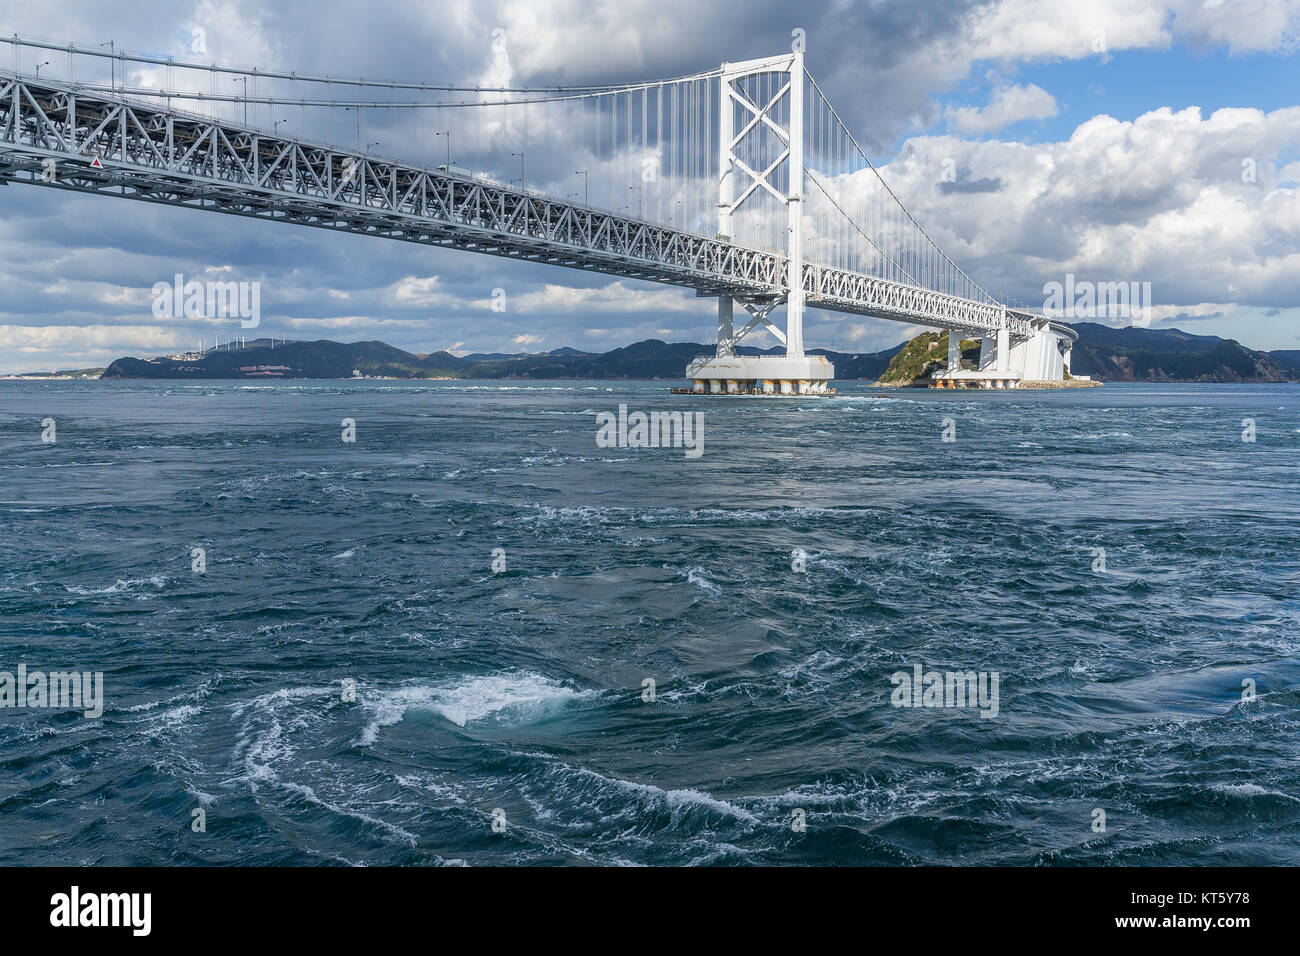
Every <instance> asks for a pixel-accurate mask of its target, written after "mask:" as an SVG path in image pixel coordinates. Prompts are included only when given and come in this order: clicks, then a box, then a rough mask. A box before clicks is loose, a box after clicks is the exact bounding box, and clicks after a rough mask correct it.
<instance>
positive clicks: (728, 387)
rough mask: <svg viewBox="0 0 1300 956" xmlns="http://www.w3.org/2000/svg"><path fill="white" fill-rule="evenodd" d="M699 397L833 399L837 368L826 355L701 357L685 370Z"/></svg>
mask: <svg viewBox="0 0 1300 956" xmlns="http://www.w3.org/2000/svg"><path fill="white" fill-rule="evenodd" d="M686 377H687V378H688V379H689V380H690V382H691V388H690V389H689V391H691V392H693V393H695V394H698V395H706V394H707V395H759V396H768V397H778V396H782V395H789V396H798V395H834V394H835V389H833V388H831V387H830V382H831V380H832V379H833V378H834V377H835V366H834V365H832V364H831V363H830V361H828V360H827V358H826V357H825V356H824V355H803V356H800V357H799V358H792V357H790V356H787V355H701V356H700V357H699V358H697V359H695V360H694V361H692V362H691V364H690V365H688V366H687V367H686Z"/></svg>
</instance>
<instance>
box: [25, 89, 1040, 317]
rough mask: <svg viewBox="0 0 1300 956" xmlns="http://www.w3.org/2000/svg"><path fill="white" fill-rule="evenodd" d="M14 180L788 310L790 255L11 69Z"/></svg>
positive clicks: (815, 279)
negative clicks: (783, 303) (783, 302)
mask: <svg viewBox="0 0 1300 956" xmlns="http://www.w3.org/2000/svg"><path fill="white" fill-rule="evenodd" d="M6 181H14V182H26V183H31V184H35V185H43V186H50V187H54V188H60V189H71V190H77V191H81V192H92V193H103V194H107V195H112V196H117V197H122V198H128V199H135V200H140V201H145V202H155V203H163V204H167V205H172V206H189V207H192V208H199V209H206V210H210V211H215V212H223V213H228V214H233V215H241V216H252V217H257V218H263V219H275V220H282V221H285V222H292V223H297V224H299V225H306V226H315V227H318V228H326V229H338V230H344V231H348V232H355V233H361V234H363V235H373V236H384V237H387V238H391V239H400V240H403V241H407V242H418V243H424V244H427V245H438V246H451V247H454V248H457V249H464V250H468V251H472V252H480V253H486V254H489V255H497V256H506V257H509V258H515V259H524V260H528V261H533V262H545V263H549V264H552V265H558V266H567V267H569V268H574V269H585V270H589V271H593V272H600V273H605V274H608V275H617V276H625V277H629V278H635V279H646V280H649V281H653V282H663V283H668V284H671V285H676V286H682V287H686V288H691V289H694V290H696V292H697V293H699V294H701V295H730V296H734V297H736V298H744V299H750V300H764V299H767V300H769V301H770V300H772V299H777V298H779V297H781V296H782V295H783V294H784V289H785V288H786V282H785V275H786V270H787V269H788V267H789V264H788V261H787V259H786V257H785V256H783V255H781V254H779V253H773V252H769V251H764V250H758V249H751V248H748V247H745V246H742V245H738V244H736V243H733V242H730V241H728V240H724V239H717V238H706V237H703V236H698V235H696V234H694V233H690V232H686V231H683V230H678V229H672V228H666V227H664V226H660V225H656V224H654V223H650V222H646V221H644V220H640V219H636V218H631V217H627V216H619V215H616V214H614V213H610V212H605V211H602V210H598V209H593V208H590V207H586V206H580V205H573V204H570V203H567V202H562V201H559V200H555V199H551V198H548V197H546V196H541V195H538V194H536V193H532V192H526V191H524V190H520V189H513V188H510V187H507V186H501V185H499V184H497V183H494V182H490V181H487V180H483V179H476V178H472V177H469V176H464V175H459V174H456V173H454V172H451V171H447V170H441V169H429V168H425V167H421V166H416V165H410V164H404V163H395V162H391V161H387V160H379V159H376V158H372V157H369V156H366V155H362V154H358V153H354V152H348V151H346V150H340V149H337V148H335V147H333V146H329V145H324V144H317V143H311V142H308V141H304V140H297V139H293V138H287V137H282V136H275V135H268V134H267V133H266V132H265V131H262V130H259V129H256V128H253V127H248V126H242V125H239V124H235V123H227V122H224V121H218V120H215V119H212V118H211V117H203V116H199V115H194V114H188V113H184V112H179V111H176V110H171V109H164V108H159V107H158V106H156V105H151V104H146V103H139V102H136V101H134V100H131V99H129V98H127V97H123V96H119V95H116V94H103V93H99V92H90V91H86V90H84V89H82V88H80V87H78V86H76V85H72V84H66V83H62V82H58V81H53V80H36V79H32V78H29V77H26V76H20V75H17V74H14V73H12V72H5V71H0V185H2V184H3V183H5V182H6ZM803 269H804V289H805V290H806V293H807V303H808V305H810V306H813V307H816V308H822V309H828V310H831V311H837V312H849V313H854V314H859V315H867V316H874V317H878V318H885V319H894V320H898V321H904V322H911V323H915V324H919V325H928V326H932V327H935V328H945V329H948V328H953V329H960V330H961V331H963V332H970V333H973V334H977V335H978V334H983V333H987V332H991V331H995V330H997V329H999V328H1002V327H1006V328H1008V330H1009V331H1010V332H1011V333H1012V334H1013V335H1017V336H1028V335H1030V334H1032V331H1033V325H1032V323H1031V321H1030V317H1029V316H1027V315H1023V314H1008V313H1007V312H1006V311H1005V310H1004V309H1002V307H1000V306H998V305H994V304H992V303H989V302H979V301H973V300H970V299H965V298H961V297H957V296H952V295H947V294H944V293H940V292H934V291H931V290H929V289H924V288H920V287H917V286H912V285H907V284H904V283H899V282H895V281H891V280H887V279H882V278H879V277H876V276H871V275H866V274H862V273H856V272H848V271H845V270H842V269H834V268H829V267H826V266H821V265H817V264H815V263H807V262H806V263H804V266H803Z"/></svg>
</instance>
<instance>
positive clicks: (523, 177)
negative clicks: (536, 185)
mask: <svg viewBox="0 0 1300 956" xmlns="http://www.w3.org/2000/svg"><path fill="white" fill-rule="evenodd" d="M510 155H511V156H518V157H519V190H520V192H528V169H527V167H526V166H525V165H524V164H525V163H526V162H527V158H526V157H527V154H526V153H525V152H524V150H520V151H519V152H517V153H511V154H510Z"/></svg>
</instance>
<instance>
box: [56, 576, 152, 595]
mask: <svg viewBox="0 0 1300 956" xmlns="http://www.w3.org/2000/svg"><path fill="white" fill-rule="evenodd" d="M166 583H167V576H166V575H165V574H154V575H150V576H149V577H147V578H129V579H126V580H123V579H121V578H118V579H117V582H116V583H115V584H112V585H110V586H108V587H106V588H79V587H76V586H73V585H64V590H66V591H67V592H68V593H69V594H82V595H92V594H121V593H124V592H130V591H134V590H136V589H137V588H140V587H143V586H145V585H146V584H152V585H153V586H154V587H156V588H160V587H162V586H163V585H164V584H166Z"/></svg>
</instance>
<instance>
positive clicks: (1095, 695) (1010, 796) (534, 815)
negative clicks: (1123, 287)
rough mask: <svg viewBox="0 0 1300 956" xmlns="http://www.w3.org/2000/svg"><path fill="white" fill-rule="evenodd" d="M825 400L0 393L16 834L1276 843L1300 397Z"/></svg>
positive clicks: (1057, 858) (954, 850)
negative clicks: (19, 694) (89, 696)
mask: <svg viewBox="0 0 1300 956" xmlns="http://www.w3.org/2000/svg"><path fill="white" fill-rule="evenodd" d="M840 387H841V391H840V394H839V395H838V396H836V397H835V398H833V399H830V400H827V401H811V400H808V401H804V400H800V401H797V402H790V403H787V402H771V403H759V402H730V401H726V400H720V399H712V398H704V399H697V398H695V397H692V396H673V395H671V394H670V393H668V392H667V390H666V388H667V386H666V385H657V384H638V383H624V382H618V383H598V384H593V383H536V384H530V383H520V382H509V383H496V382H491V383H473V382H458V383H400V382H384V383H379V382H367V383H350V382H331V383H292V384H290V383H259V384H258V385H257V386H256V387H245V386H241V385H237V384H226V383H212V382H208V383H202V384H199V383H192V384H176V383H171V384H166V385H163V384H150V383H116V384H115V385H114V387H113V388H112V389H111V394H109V393H106V392H105V390H104V389H103V387H102V385H96V383H77V382H69V383H42V386H41V387H40V388H39V389H37V388H36V387H34V386H33V385H32V384H31V383H7V382H6V383H0V402H3V403H4V404H3V408H4V413H3V414H2V415H0V442H3V443H4V447H5V448H6V455H5V456H4V457H3V458H0V486H3V487H4V489H5V490H4V494H3V501H0V518H2V519H3V521H4V523H5V534H4V535H3V536H0V620H3V622H4V626H5V631H6V647H7V648H8V652H7V655H6V657H7V659H6V661H4V662H3V663H0V670H6V671H11V672H12V671H13V670H14V668H16V667H17V666H18V664H20V663H24V664H26V665H27V667H28V668H29V669H32V670H36V669H44V670H55V669H64V668H69V669H70V668H76V669H79V670H92V671H100V672H102V673H103V675H104V687H105V702H104V703H105V707H104V713H103V716H102V717H101V718H98V719H86V718H85V717H83V716H82V714H81V712H80V711H77V710H73V709H62V710H61V709H41V710H34V709H33V710H26V711H17V710H14V709H5V711H4V712H3V714H0V718H2V719H0V770H3V771H4V780H5V788H4V792H3V794H2V795H0V814H2V815H3V819H4V825H5V837H6V840H5V846H4V847H3V848H0V861H3V862H10V863H12V862H23V863H51V864H55V863H69V862H79V861H83V860H96V861H102V862H105V863H122V864H130V863H141V862H151V863H175V864H193V863H196V862H202V863H210V864H214V865H236V864H242V863H259V864H266V865H286V864H287V865H313V864H320V863H331V864H346V865H459V864H466V863H467V864H503V863H509V864H536V863H556V862H561V863H564V862H569V863H582V864H590V863H597V864H604V865H656V864H669V865H733V864H768V863H774V864H786V863H800V864H806V863H833V864H881V865H913V864H933V863H962V864H990V863H1010V864H1096V865H1126V864H1137V865H1151V864H1169V865H1187V864H1202V863H1213V864H1224V863H1242V864H1261V863H1271V864H1288V865H1297V864H1300V849H1297V848H1298V847H1300V783H1297V781H1298V780H1300V778H1298V777H1297V775H1296V773H1295V770H1294V768H1295V766H1296V765H1297V762H1300V719H1298V718H1297V713H1300V663H1298V661H1300V655H1298V654H1297V651H1298V650H1300V637H1297V635H1300V598H1297V595H1300V555H1297V552H1296V548H1295V542H1296V540H1300V454H1298V452H1300V423H1298V422H1300V420H1297V419H1293V418H1289V417H1288V416H1291V415H1292V414H1293V413H1292V412H1290V411H1288V409H1295V410H1297V411H1296V413H1295V414H1297V415H1300V388H1297V387H1296V386H1270V387H1269V388H1259V389H1251V388H1246V387H1222V386H1187V387H1184V388H1173V387H1170V386H1159V387H1155V386H1118V387H1117V386H1111V385H1107V386H1106V387H1105V388H1104V389H1100V390H1086V391H1085V390H1080V391H1077V392H1066V391H1062V392H1054V393H1046V392H1043V393H1026V394H1023V395H1018V394H1014V393H999V394H997V395H993V396H987V397H985V396H980V397H978V398H972V397H971V396H960V397H958V396H947V395H935V394H927V393H921V392H908V393H906V394H905V395H904V394H903V393H901V392H896V393H893V394H890V395H888V396H877V395H876V394H875V392H874V390H872V389H870V388H869V387H865V386H860V385H856V384H854V383H841V384H840ZM1292 394H1295V395H1296V398H1294V399H1293V398H1291V397H1290V396H1291V395H1292ZM620 402H626V403H627V404H628V405H629V406H630V407H632V408H639V409H643V410H647V411H649V410H654V409H657V408H683V409H685V408H688V407H689V408H691V409H692V410H695V409H696V408H698V410H700V411H702V412H703V413H704V415H705V416H706V429H705V433H706V435H707V436H708V442H707V444H706V447H705V453H704V455H703V456H702V457H701V458H700V459H698V460H685V459H683V458H682V456H680V455H662V456H652V455H641V454H633V453H631V452H625V451H623V450H618V449H608V450H606V449H599V448H597V446H596V445H595V436H594V431H595V424H594V415H593V412H594V411H595V410H598V409H599V408H605V407H613V406H616V405H617V404H618V403H620ZM593 403H594V404H593ZM51 404H57V406H58V409H57V411H58V414H59V418H60V424H61V425H62V424H63V423H64V422H67V424H68V426H69V430H67V431H66V434H69V435H74V434H75V435H76V436H77V440H76V441H75V442H74V441H68V442H66V443H65V442H63V441H60V444H59V445H58V447H57V449H50V448H48V447H44V446H41V445H40V443H39V442H35V441H32V440H31V438H32V435H31V424H30V423H31V422H32V421H39V420H40V418H41V417H42V416H43V415H46V414H50V412H49V410H48V409H49V407H50V406H51ZM1279 404H1280V405H1282V406H1283V407H1281V408H1279V407H1278V406H1279ZM947 416H952V417H954V418H955V419H956V421H957V436H958V440H957V441H956V442H952V443H945V442H943V441H942V438H941V425H940V422H941V420H942V419H943V418H944V417H947ZM346 417H350V418H354V419H355V420H356V421H357V423H358V429H357V441H356V442H355V443H349V444H344V443H343V442H341V441H340V440H339V432H338V429H337V423H338V422H339V421H340V420H341V419H343V418H346ZM1245 417H1251V418H1256V419H1257V420H1258V421H1259V422H1260V423H1261V427H1260V429H1259V433H1258V436H1257V440H1256V442H1254V443H1245V442H1242V441H1241V440H1240V433H1239V428H1238V426H1239V423H1240V421H1241V419H1242V418H1245ZM1265 423H1267V427H1265ZM64 433H65V432H64V431H61V435H62V434H64ZM51 489H57V494H56V493H55V492H54V491H52V490H51ZM195 547H202V548H203V549H204V550H205V552H206V569H205V570H203V571H201V572H200V571H197V570H195V569H194V567H193V566H192V557H191V551H192V549H193V548H195ZM796 556H798V557H799V560H794V559H795V557H796ZM918 665H919V666H921V667H922V668H923V670H925V671H940V672H949V671H951V672H961V673H964V672H966V671H975V672H983V673H985V674H989V673H992V672H997V673H998V675H999V680H1000V683H999V688H1000V690H999V693H1000V698H999V710H998V715H997V717H996V718H985V717H981V716H980V714H979V713H978V712H977V711H975V710H972V709H970V708H965V709H961V708H956V707H954V708H925V707H922V708H904V707H897V706H894V705H893V700H892V697H891V694H892V692H893V690H894V688H895V685H894V682H893V675H895V674H897V673H899V672H903V673H912V669H913V668H914V667H915V666H918ZM196 807H202V808H204V809H205V811H206V812H207V814H208V819H209V825H210V830H211V828H212V826H214V825H219V826H220V827H221V831H220V832H221V833H222V838H221V839H220V840H206V841H195V840H190V839H189V837H188V836H187V834H188V832H189V831H188V830H186V829H185V828H184V827H178V826H177V821H178V820H185V819H188V816H189V814H190V813H191V812H192V810H193V809H194V808H196ZM87 808H92V809H91V810H89V811H88V810H87ZM1096 809H1104V810H1105V811H1106V814H1107V819H1108V820H1109V828H1108V830H1107V832H1105V833H1104V834H1099V833H1096V832H1094V830H1093V829H1092V824H1093V820H1094V816H1093V812H1094V811H1095V810H1096ZM497 811H500V813H501V814H504V820H505V821H506V828H507V829H506V834H505V835H504V836H502V835H499V834H495V833H494V832H493V830H492V823H493V819H494V814H495V813H496V812H497ZM796 821H801V822H802V823H803V824H804V825H805V826H804V828H803V829H797V828H796V827H795V826H794V825H793V824H794V823H795V822H796ZM178 830H179V831H182V832H180V833H179V834H178Z"/></svg>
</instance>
